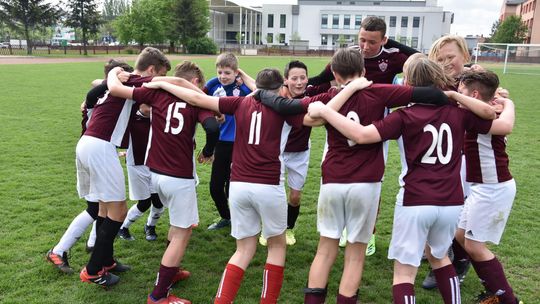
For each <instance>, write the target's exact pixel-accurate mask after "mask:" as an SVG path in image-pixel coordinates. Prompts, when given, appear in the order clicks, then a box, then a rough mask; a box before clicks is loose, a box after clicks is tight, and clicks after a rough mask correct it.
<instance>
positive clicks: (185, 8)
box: [174, 0, 210, 52]
mask: <svg viewBox="0 0 540 304" xmlns="http://www.w3.org/2000/svg"><path fill="white" fill-rule="evenodd" d="M174 21H175V25H176V26H175V28H176V31H177V33H178V41H180V43H181V44H182V49H183V50H184V52H185V51H186V46H187V44H188V42H189V40H190V39H200V38H203V37H205V36H206V33H208V30H209V29H210V19H209V9H208V1H207V0H175V5H174Z"/></svg>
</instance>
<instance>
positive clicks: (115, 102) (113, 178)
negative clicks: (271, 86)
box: [76, 48, 170, 286]
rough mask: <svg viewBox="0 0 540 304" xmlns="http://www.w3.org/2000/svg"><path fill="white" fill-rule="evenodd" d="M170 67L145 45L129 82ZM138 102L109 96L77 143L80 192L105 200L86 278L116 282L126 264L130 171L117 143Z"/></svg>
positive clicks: (83, 274)
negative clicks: (117, 244)
mask: <svg viewBox="0 0 540 304" xmlns="http://www.w3.org/2000/svg"><path fill="white" fill-rule="evenodd" d="M169 69H170V63H169V60H168V59H167V58H166V57H165V56H164V55H163V53H161V52H160V51H159V50H158V49H155V48H146V49H144V50H143V51H142V52H141V54H140V55H139V57H138V58H137V61H136V64H135V72H134V74H135V75H131V76H130V78H129V80H128V81H127V83H126V84H127V85H131V86H140V85H142V83H143V82H145V81H150V80H151V79H152V77H153V76H155V75H164V74H165V73H166V72H167V71H168V70H169ZM132 105H133V101H131V100H130V101H128V100H125V99H121V98H115V97H112V96H108V94H105V96H103V97H102V98H101V99H100V100H99V102H98V104H97V105H96V106H95V107H94V111H93V112H92V119H91V120H90V123H89V124H88V128H87V130H86V131H85V133H84V135H83V136H82V137H81V139H80V140H79V142H78V143H77V148H76V158H77V159H76V162H77V191H78V192H79V196H80V197H85V196H87V195H91V196H94V197H95V198H96V199H98V200H99V213H98V219H97V220H96V221H97V238H96V244H95V246H94V251H93V252H92V255H91V256H90V260H89V262H88V264H87V266H86V267H84V268H83V270H82V271H81V273H80V278H81V280H82V281H83V282H88V283H95V284H98V285H101V286H111V285H114V284H116V283H118V281H119V277H118V276H116V275H114V274H111V273H109V271H115V270H117V269H118V268H119V267H121V265H119V264H118V263H116V262H115V261H114V259H113V243H114V239H115V237H116V234H117V233H118V230H119V229H120V226H121V225H122V222H123V221H124V218H125V216H126V212H127V205H126V200H125V199H126V197H125V196H126V195H125V182H124V172H123V169H122V166H121V165H120V161H119V159H118V153H117V152H116V147H117V146H120V145H121V141H122V137H123V135H124V133H125V131H126V127H127V123H128V120H129V117H130V114H131V107H132Z"/></svg>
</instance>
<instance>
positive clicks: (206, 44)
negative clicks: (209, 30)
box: [186, 37, 218, 55]
mask: <svg viewBox="0 0 540 304" xmlns="http://www.w3.org/2000/svg"><path fill="white" fill-rule="evenodd" d="M186 49H187V52H188V53H189V54H209V55H215V54H216V53H217V51H218V48H217V45H216V44H215V43H214V41H212V39H210V38H209V37H202V38H196V39H190V40H189V42H188V43H187V45H186Z"/></svg>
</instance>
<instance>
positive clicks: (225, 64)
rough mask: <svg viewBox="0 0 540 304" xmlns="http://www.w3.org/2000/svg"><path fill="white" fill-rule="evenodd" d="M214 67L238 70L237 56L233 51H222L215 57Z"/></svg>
mask: <svg viewBox="0 0 540 304" xmlns="http://www.w3.org/2000/svg"><path fill="white" fill-rule="evenodd" d="M216 68H231V69H233V70H234V71H236V70H238V58H236V56H234V54H233V53H222V54H219V56H218V57H217V58H216Z"/></svg>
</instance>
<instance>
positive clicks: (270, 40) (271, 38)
mask: <svg viewBox="0 0 540 304" xmlns="http://www.w3.org/2000/svg"><path fill="white" fill-rule="evenodd" d="M266 43H274V34H272V33H268V34H266Z"/></svg>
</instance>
